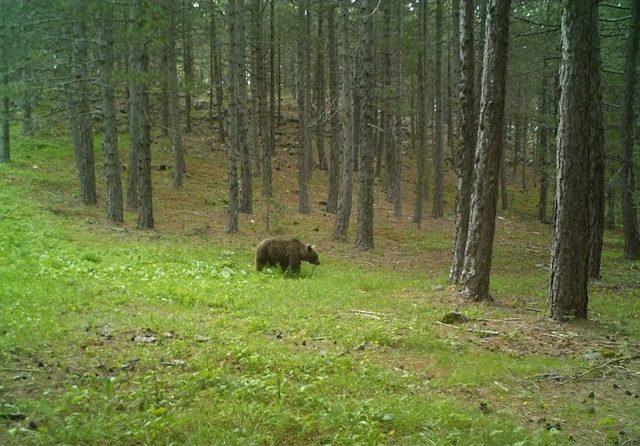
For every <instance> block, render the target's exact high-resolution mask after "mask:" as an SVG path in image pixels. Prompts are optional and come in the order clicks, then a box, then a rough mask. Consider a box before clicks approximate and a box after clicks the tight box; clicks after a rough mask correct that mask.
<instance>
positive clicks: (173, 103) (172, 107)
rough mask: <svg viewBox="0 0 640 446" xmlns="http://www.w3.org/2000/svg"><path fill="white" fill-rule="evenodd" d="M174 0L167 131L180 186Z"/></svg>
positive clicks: (173, 3)
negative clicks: (169, 135)
mask: <svg viewBox="0 0 640 446" xmlns="http://www.w3.org/2000/svg"><path fill="white" fill-rule="evenodd" d="M176 6H177V4H176V1H175V0H171V1H170V10H169V11H170V12H169V15H170V17H169V26H168V28H167V90H168V92H167V93H168V97H169V133H170V134H171V144H172V145H173V156H174V162H175V166H174V167H175V169H174V172H173V187H175V188H176V189H178V188H180V187H182V178H183V175H184V171H185V163H184V152H183V150H182V132H181V129H180V102H179V97H178V72H177V67H176V37H175V36H176V21H175V15H176V12H177V11H176V10H177V8H176Z"/></svg>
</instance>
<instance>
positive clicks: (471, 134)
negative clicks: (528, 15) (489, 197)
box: [449, 0, 477, 284]
mask: <svg viewBox="0 0 640 446" xmlns="http://www.w3.org/2000/svg"><path fill="white" fill-rule="evenodd" d="M474 12H475V5H474V2H473V0H466V1H463V2H460V33H459V34H460V58H459V59H460V72H459V74H460V78H459V79H460V81H459V82H460V86H459V89H460V93H459V96H458V97H459V107H460V112H459V113H458V116H459V117H460V122H459V126H458V150H457V151H456V154H457V156H456V173H457V181H456V219H455V225H454V241H453V256H452V259H451V272H450V274H449V282H450V283H453V284H457V283H459V282H460V280H461V278H462V271H463V267H464V253H465V247H466V244H467V233H468V230H469V212H470V206H471V187H472V185H473V155H474V151H475V147H476V129H477V126H476V116H475V112H476V105H475V104H476V100H475V94H474V93H475V92H474V83H475V51H474V40H473V38H474V36H473V22H474Z"/></svg>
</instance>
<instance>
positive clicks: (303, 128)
mask: <svg viewBox="0 0 640 446" xmlns="http://www.w3.org/2000/svg"><path fill="white" fill-rule="evenodd" d="M298 1H299V4H298V19H299V26H300V35H299V36H298V115H299V118H298V121H299V127H300V128H299V135H300V136H299V138H300V151H299V157H298V188H299V190H300V192H299V197H298V198H299V201H298V211H299V212H300V213H301V214H308V213H309V211H310V209H309V176H310V174H311V123H310V122H309V120H310V118H311V116H310V107H309V105H310V102H311V101H310V98H309V97H308V94H307V92H308V91H309V32H310V24H309V22H310V20H311V19H310V16H311V15H310V10H309V5H310V3H309V0H298Z"/></svg>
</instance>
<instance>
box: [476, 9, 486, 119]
mask: <svg viewBox="0 0 640 446" xmlns="http://www.w3.org/2000/svg"><path fill="white" fill-rule="evenodd" d="M487 2H488V0H479V1H478V3H479V4H478V9H479V10H480V23H479V26H478V45H477V53H478V56H477V59H476V84H475V91H476V119H480V101H481V96H482V70H483V69H484V60H483V59H484V45H485V34H486V32H487V29H486V28H487Z"/></svg>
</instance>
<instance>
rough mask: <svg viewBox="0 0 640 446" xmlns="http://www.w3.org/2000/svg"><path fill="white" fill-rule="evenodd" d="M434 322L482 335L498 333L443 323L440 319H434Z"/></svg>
mask: <svg viewBox="0 0 640 446" xmlns="http://www.w3.org/2000/svg"><path fill="white" fill-rule="evenodd" d="M436 324H438V325H444V326H445V327H449V328H455V329H456V330H466V331H469V332H471V333H478V334H483V335H488V336H496V335H499V334H500V332H499V331H493V330H480V329H479V328H466V327H458V326H457V325H451V324H445V323H444V322H440V321H436Z"/></svg>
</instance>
